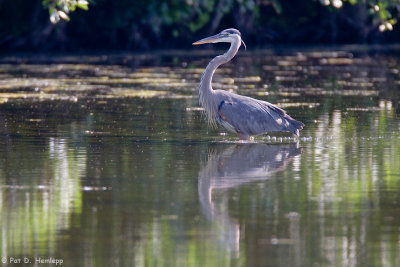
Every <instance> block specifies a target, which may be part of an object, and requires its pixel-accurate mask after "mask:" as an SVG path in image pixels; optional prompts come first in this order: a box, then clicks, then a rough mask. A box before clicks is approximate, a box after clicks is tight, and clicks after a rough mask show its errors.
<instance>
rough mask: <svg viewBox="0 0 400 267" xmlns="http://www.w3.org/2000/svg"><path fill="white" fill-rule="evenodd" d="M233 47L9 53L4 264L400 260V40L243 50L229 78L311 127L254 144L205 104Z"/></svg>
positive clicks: (1, 212) (1, 81) (0, 104)
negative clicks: (207, 82) (221, 123)
mask: <svg viewBox="0 0 400 267" xmlns="http://www.w3.org/2000/svg"><path fill="white" fill-rule="evenodd" d="M217 53H218V52H215V51H204V50H202V51H201V52H196V53H193V52H180V51H174V52H160V53H157V54H155V55H134V54H126V55H122V54H118V55H106V56H105V55H101V56H82V55H80V56H50V55H46V56H18V57H12V56H3V57H1V58H0V223H1V229H0V237H1V238H0V250H1V257H2V261H3V263H5V265H8V266H12V265H14V263H13V261H15V260H18V259H20V260H21V262H23V261H25V260H26V261H28V262H30V263H31V265H40V263H41V262H40V260H45V259H49V260H51V259H53V260H54V259H57V260H62V261H63V264H62V265H63V266H218V267H220V266H400V118H399V113H400V108H399V101H400V56H399V55H400V53H399V50H396V49H394V50H384V51H382V50H370V49H364V48H361V49H360V48H357V49H355V48H340V49H331V50H318V49H315V50H305V49H302V50H284V51H271V50H260V51H246V52H245V51H241V52H240V53H239V55H238V57H237V58H236V59H235V60H233V62H232V63H229V64H227V65H224V66H223V67H222V68H220V69H219V70H218V71H217V73H216V75H215V77H214V88H219V89H225V90H232V91H234V92H237V93H240V94H243V95H248V96H251V97H256V98H259V99H263V100H267V101H269V102H272V103H274V104H277V105H279V106H280V107H282V108H284V109H286V110H287V111H288V113H289V114H290V115H291V116H292V117H294V118H296V119H298V120H300V121H302V122H303V123H304V124H305V128H304V129H303V131H301V136H300V137H299V138H294V137H293V136H291V135H285V134H283V135H282V134H279V135H276V134H271V135H266V136H260V137H257V138H256V139H255V141H254V142H249V143H241V142H237V137H236V136H234V135H231V134H227V133H226V132H225V131H224V130H223V129H221V128H218V129H211V128H209V127H207V124H206V121H205V119H204V116H203V115H202V112H201V108H200V107H199V105H198V92H197V88H198V83H199V80H200V77H201V73H202V71H203V70H204V67H205V66H206V65H207V63H208V61H209V60H210V58H211V57H212V56H213V55H216V54H217ZM52 266H54V265H52Z"/></svg>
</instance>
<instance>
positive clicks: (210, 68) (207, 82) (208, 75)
mask: <svg viewBox="0 0 400 267" xmlns="http://www.w3.org/2000/svg"><path fill="white" fill-rule="evenodd" d="M240 42H241V41H240V40H236V41H235V42H232V43H231V47H230V48H229V50H228V51H227V52H226V53H225V54H223V55H220V56H216V57H215V58H213V59H212V60H211V61H210V63H208V65H207V67H206V70H205V71H204V73H203V76H202V78H201V81H200V88H199V93H200V94H202V93H207V92H209V93H210V92H212V91H213V89H212V86H211V81H212V78H213V76H214V72H215V70H216V69H217V68H218V67H219V66H221V65H222V64H225V63H227V62H229V61H230V60H231V59H232V58H233V57H234V56H235V55H236V53H237V51H238V50H239V47H240V44H241V43H240Z"/></svg>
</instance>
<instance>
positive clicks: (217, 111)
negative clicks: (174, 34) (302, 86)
mask: <svg viewBox="0 0 400 267" xmlns="http://www.w3.org/2000/svg"><path fill="white" fill-rule="evenodd" d="M221 42H225V43H231V46H230V48H229V50H228V51H227V52H226V53H225V54H223V55H220V56H216V57H215V58H213V59H212V60H211V61H210V63H209V64H208V65H207V67H206V69H205V71H204V73H203V76H202V77H201V81H200V87H199V98H200V104H201V105H202V106H203V108H204V110H205V112H206V115H207V118H208V123H209V124H211V125H212V126H215V125H216V123H217V122H218V123H219V124H221V125H222V126H223V127H224V128H226V129H227V130H228V131H231V132H236V133H237V134H238V136H239V138H240V139H241V140H249V139H250V138H252V137H253V136H255V135H260V134H263V133H267V132H291V133H293V134H295V135H297V136H298V135H299V130H301V129H303V126H304V124H303V123H301V122H299V121H296V120H295V119H293V118H292V117H290V116H289V115H288V114H286V112H285V111H284V110H283V109H281V108H278V107H277V106H274V105H272V104H271V103H268V102H266V101H262V100H257V99H254V98H251V97H247V96H242V95H237V94H234V93H231V92H228V91H224V90H214V89H213V88H212V86H211V80H212V77H213V75H214V72H215V70H216V69H217V68H218V67H219V66H220V65H222V64H224V63H227V62H229V61H230V60H231V59H232V58H233V57H234V56H235V55H236V53H237V51H238V50H239V47H240V46H241V44H242V42H243V41H242V38H241V34H240V32H239V31H238V30H236V29H226V30H223V31H222V32H220V33H218V34H216V35H213V36H210V37H207V38H204V39H201V40H199V41H197V42H194V43H193V45H200V44H207V43H221ZM243 44H244V42H243Z"/></svg>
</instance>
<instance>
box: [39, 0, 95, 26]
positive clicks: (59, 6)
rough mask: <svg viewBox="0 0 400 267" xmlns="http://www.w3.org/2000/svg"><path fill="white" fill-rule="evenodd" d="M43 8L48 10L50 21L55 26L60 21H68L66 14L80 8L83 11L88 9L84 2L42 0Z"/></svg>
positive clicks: (82, 0) (77, 0)
mask: <svg viewBox="0 0 400 267" xmlns="http://www.w3.org/2000/svg"><path fill="white" fill-rule="evenodd" d="M42 4H43V6H44V7H46V8H48V9H49V13H50V21H51V23H53V24H56V23H57V22H59V21H60V20H61V19H62V20H66V21H69V20H70V18H69V16H68V14H69V13H70V12H73V11H75V10H76V8H80V9H83V10H88V9H89V7H88V6H89V2H88V1H86V0H43V1H42Z"/></svg>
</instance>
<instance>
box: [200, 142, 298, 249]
mask: <svg viewBox="0 0 400 267" xmlns="http://www.w3.org/2000/svg"><path fill="white" fill-rule="evenodd" d="M221 148H222V149H221ZM300 153H301V148H299V147H298V144H295V143H293V144H285V145H267V144H252V143H246V144H241V145H236V146H232V145H231V146H229V147H226V146H224V145H223V146H222V145H219V146H216V147H215V151H213V152H211V153H209V157H208V160H207V163H206V164H205V165H204V166H203V167H201V169H200V172H199V178H198V180H199V181H198V194H199V200H200V205H201V208H202V210H203V212H204V214H205V216H206V217H207V219H208V220H210V221H211V222H212V223H213V225H214V226H215V227H216V228H217V229H216V232H217V233H216V234H215V235H213V236H214V237H215V239H217V243H219V244H220V245H221V246H222V247H224V248H225V249H226V250H227V252H228V253H229V254H231V256H237V253H238V252H239V239H240V233H241V229H240V227H239V226H240V225H239V223H238V222H236V221H235V220H234V219H232V218H231V217H230V216H229V211H228V200H229V199H228V194H227V191H226V190H227V189H231V188H237V187H239V186H242V185H244V184H249V183H251V182H257V181H264V180H267V179H269V178H270V177H271V176H272V175H273V174H275V173H276V172H278V171H281V170H283V169H284V168H285V166H286V165H287V164H288V163H289V162H290V161H291V160H292V159H293V158H294V157H295V156H297V155H299V154H300Z"/></svg>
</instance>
